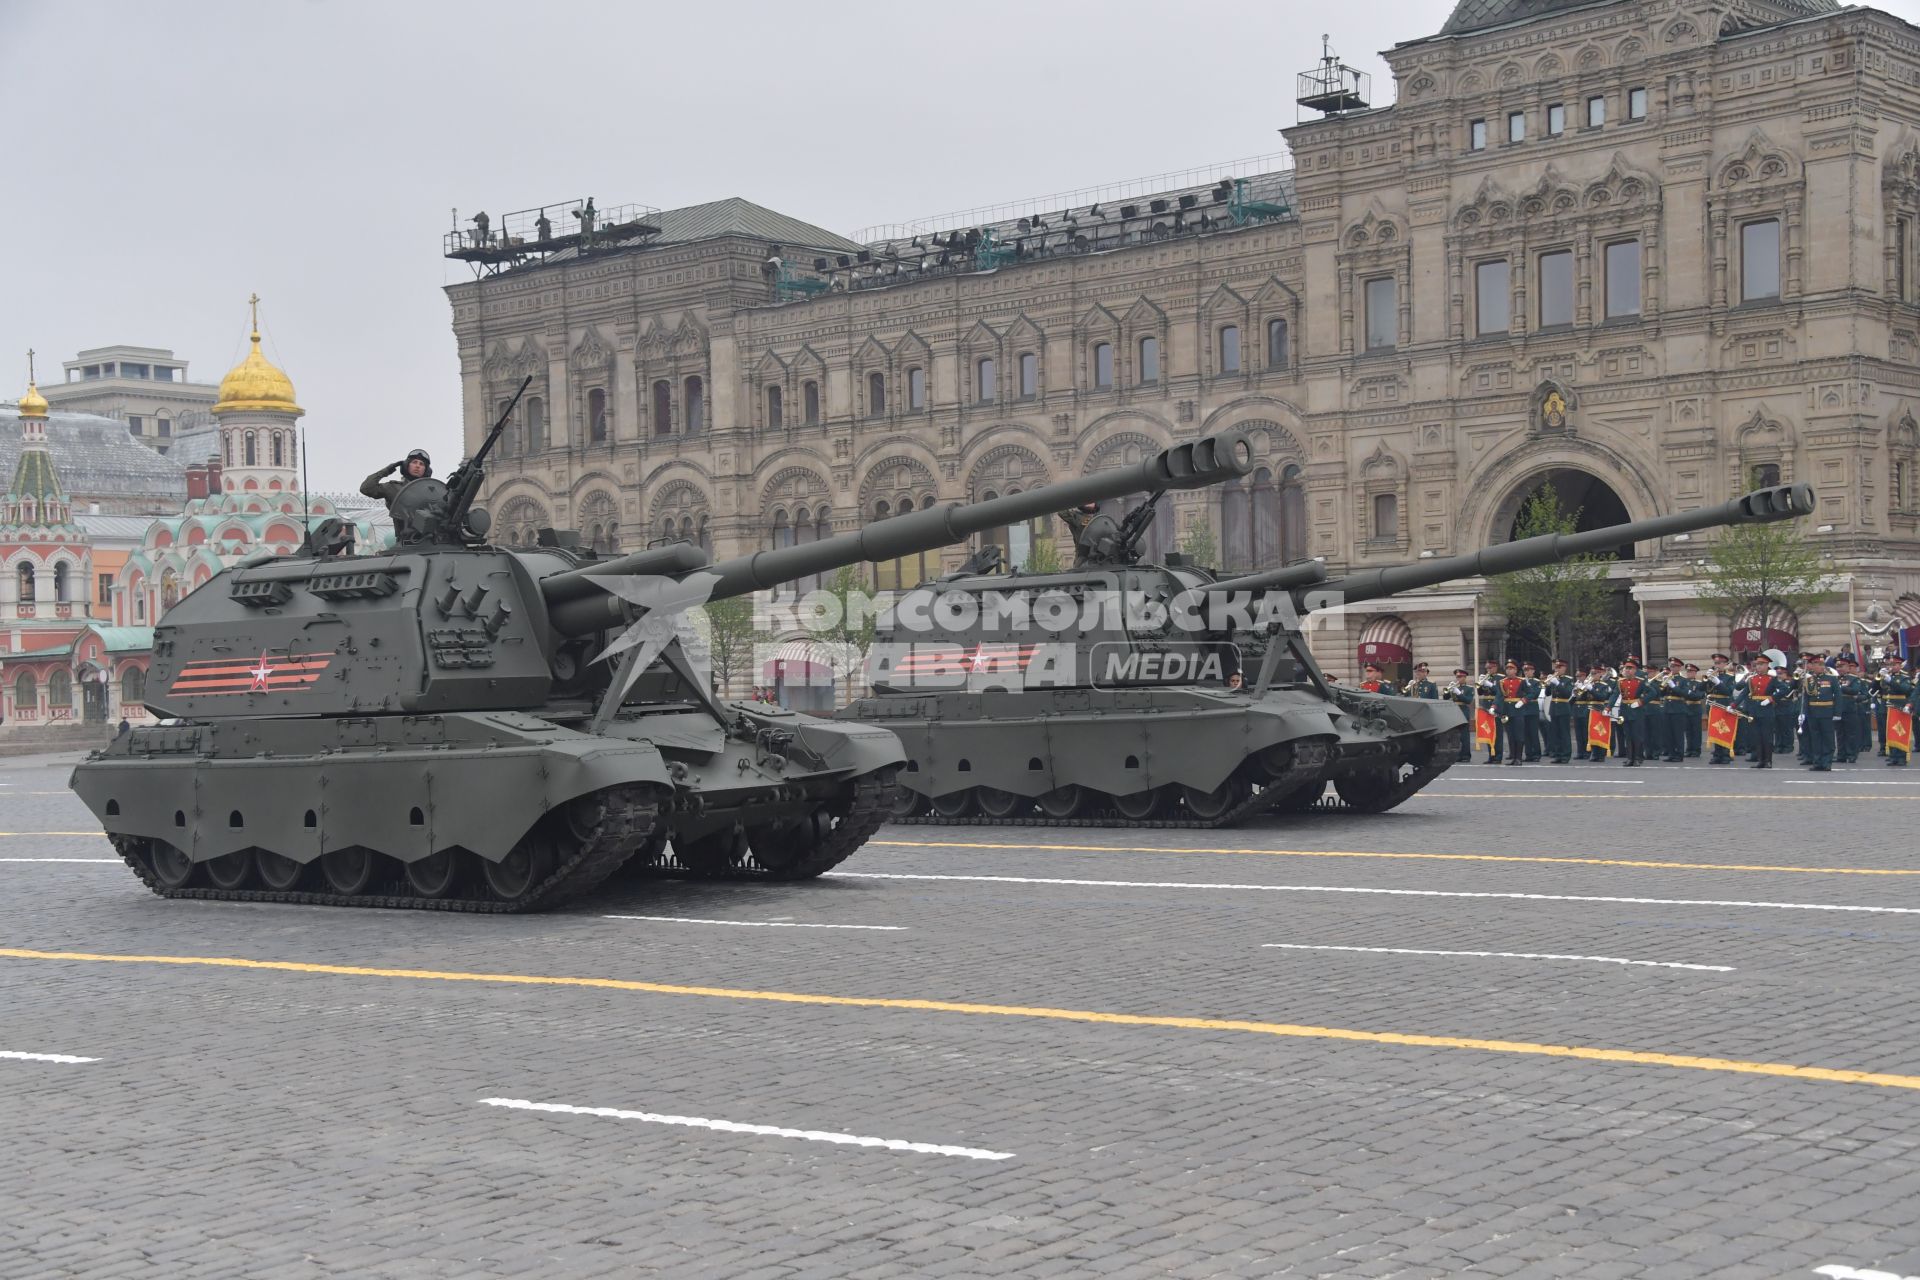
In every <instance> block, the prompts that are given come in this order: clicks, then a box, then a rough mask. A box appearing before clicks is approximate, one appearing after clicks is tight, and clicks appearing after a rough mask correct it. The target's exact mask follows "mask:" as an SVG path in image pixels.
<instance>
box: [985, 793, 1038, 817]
mask: <svg viewBox="0 0 1920 1280" xmlns="http://www.w3.org/2000/svg"><path fill="white" fill-rule="evenodd" d="M973 803H974V804H975V805H976V806H978V808H979V810H980V812H981V813H983V814H985V815H986V816H987V817H989V818H1011V817H1013V816H1014V815H1016V814H1018V813H1019V812H1020V811H1021V810H1022V809H1024V808H1026V807H1027V805H1028V804H1030V803H1032V802H1031V801H1029V800H1028V799H1027V798H1026V797H1025V796H1017V795H1015V794H1014V793H1013V792H1011V791H1002V790H1001V789H1000V788H998V787H975V788H974V789H973Z"/></svg>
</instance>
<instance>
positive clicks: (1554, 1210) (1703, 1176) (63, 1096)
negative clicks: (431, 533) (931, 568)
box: [0, 759, 1920, 1280]
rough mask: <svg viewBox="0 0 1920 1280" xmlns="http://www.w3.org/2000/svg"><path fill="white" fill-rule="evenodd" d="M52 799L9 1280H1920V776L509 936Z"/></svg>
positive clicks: (1546, 794)
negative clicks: (130, 833)
mask: <svg viewBox="0 0 1920 1280" xmlns="http://www.w3.org/2000/svg"><path fill="white" fill-rule="evenodd" d="M64 784H65V768H64V765H63V764H62V762H58V761H45V760H33V759H28V760H20V761H7V762H0V813H4V815H5V818H4V821H0V830H4V831H5V832H6V833H7V834H6V835H4V836H0V859H5V861H0V949H8V950H4V951H0V1011H3V1016H0V1098H3V1099H4V1104H0V1151H4V1152H5V1153H6V1156H7V1159H6V1160H5V1161H4V1163H0V1205H4V1206H5V1211H4V1212H0V1276H5V1277H8V1278H9V1280H12V1278H15V1277H34V1276H42V1275H76V1276H81V1275H83V1276H87V1277H112V1276H140V1275H192V1276H195V1277H213V1276H226V1275H232V1276H246V1277H250V1278H251V1277H268V1276H283V1275H284V1276H332V1275H343V1276H345V1275H351V1276H392V1277H406V1276H445V1275H462V1276H465V1275H485V1276H492V1275H537V1276H559V1275H566V1276H575V1275H578V1276H592V1275H608V1276H613V1275H619V1276H630V1275H644V1274H650V1273H663V1274H675V1275H682V1274H692V1273H693V1272H694V1271H695V1270H696V1269H697V1268H698V1269H702V1270H710V1271H712V1272H713V1273H715V1274H722V1275H727V1276H730V1277H746V1276H768V1277H772V1276H832V1277H870V1276H871V1277H878V1276H916V1277H918V1276H942V1275H954V1276H974V1275H1001V1274H1007V1275H1016V1274H1017V1275H1035V1276H1048V1275H1059V1276H1134V1275H1139V1276H1148V1275H1152V1276H1183V1277H1184V1276H1211V1275H1280V1274H1285V1275H1299V1276H1393V1275H1398V1276H1439V1275H1458V1274H1465V1273H1472V1274H1485V1275H1503V1276H1561V1275H1578V1276H1592V1277H1611V1276H1639V1277H1646V1278H1648V1280H1653V1278H1655V1277H1665V1276H1676V1277H1678V1276H1685V1277H1698V1276H1727V1277H1745V1276H1752V1277H1776V1276H1812V1275H1814V1274H1815V1271H1814V1269H1815V1268H1817V1267H1828V1268H1854V1269H1859V1270H1864V1269H1878V1270H1883V1271H1886V1272H1891V1273H1893V1274H1895V1275H1902V1276H1905V1275H1920V1214H1917V1213H1916V1205H1920V1160H1916V1154H1917V1153H1916V1147H1920V1025H1917V1024H1920V1020H1917V1019H1916V1017H1915V1012H1916V1001H1915V995H1914V983H1913V977H1912V975H1913V973H1914V972H1915V970H1916V964H1917V963H1920V856H1916V853H1915V849H1914V840H1913V833H1914V830H1915V823H1916V819H1917V818H1920V770H1915V771H1912V772H1907V771H1901V770H1892V769H1883V768H1880V767H1879V766H1878V763H1877V762H1875V763H1873V764H1870V765H1869V764H1863V765H1861V766H1858V767H1853V768H1842V769H1839V770H1837V771H1836V772H1834V773H1832V774H1820V775H1814V774H1807V773H1803V772H1800V771H1798V770H1796V769H1793V768H1791V767H1786V768H1779V769H1776V770H1774V771H1772V772H1770V773H1768V772H1758V771H1750V770H1748V769H1746V768H1744V767H1741V766H1734V767H1730V768H1710V767H1707V766H1705V765H1704V764H1694V765H1690V766H1687V767H1674V766H1649V767H1646V768H1641V769H1632V770H1627V769H1622V768H1620V767H1617V766H1612V765H1573V766H1567V767H1552V766H1531V767H1527V768H1522V769H1506V768H1499V769H1495V768H1487V767H1483V766H1477V765H1476V766H1471V767H1463V768H1461V769H1457V770H1455V771H1453V772H1451V773H1449V774H1448V775H1446V776H1445V777H1444V778H1443V779H1442V780H1441V781H1440V782H1439V783H1438V784H1436V786H1434V787H1433V788H1432V789H1431V790H1430V791H1429V792H1427V793H1424V794H1422V795H1421V796H1418V797H1416V798H1415V799H1414V800H1412V801H1410V802H1409V803H1407V804H1406V805H1404V806H1403V807H1402V808H1401V809H1400V810H1398V811H1396V812H1394V813H1391V814H1386V815H1380V816H1377V817H1365V816H1358V815H1345V814H1313V815H1309V816H1307V817H1305V818H1302V819H1299V820H1295V821H1290V822H1280V821H1271V822H1267V823H1264V824H1262V825H1259V826H1256V827H1253V828H1250V829H1246V830H1240V831H1229V832H1151V833H1130V832H1123V831H1106V830H1096V829H1086V830H1068V831H1046V830H995V829H992V828H976V827H969V828H939V827H904V828H890V829H887V830H883V831H882V832H881V833H880V838H879V839H878V840H877V841H876V842H875V843H874V844H872V845H870V846H869V847H868V849H867V850H865V851H863V852H862V853H861V854H860V855H858V856H856V857H855V858H854V859H852V860H851V861H849V862H848V863H847V864H846V865H845V867H844V868H842V873H841V874H836V875H835V876H833V877H830V878H828V879H825V880H822V881H820V882H817V883H814V884H808V885H800V886H771V885H727V886H701V885H694V884H687V883H654V884H644V883H640V884H627V885H623V886H621V887H620V888H619V889H618V890H617V891H615V892H613V893H611V894H609V895H607V896H606V897H604V898H603V899H601V900H598V901H596V902H595V903H593V904H592V905H591V906H590V907H582V908H575V909H572V910H570V911H567V912H563V913H559V914H553V915H546V916H534V917H526V918H502V919H490V918H476V917H465V916H451V917H440V916H437V915H432V914H403V913H388V912H377V911H365V912H362V911H341V910H334V911H328V910H323V909H317V908H300V907H279V906H235V905H221V904H210V903H192V902H181V903H169V902H163V901H161V900H159V899H156V898H154V897H152V896H150V895H149V894H147V892H146V891H145V890H144V889H142V888H141V887H140V886H139V884H138V883H137V882H136V881H135V880H134V879H133V878H132V876H131V875H129V874H128V873H127V872H126V871H125V869H124V868H122V867H120V866H119V865H118V863H117V862H108V861H105V859H107V858H109V857H110V851H109V849H108V847H107V845H106V843H105V841H104V840H102V839H101V838H100V837H99V836H98V835H95V834H88V833H89V832H90V830H91V828H92V824H91V822H90V820H89V818H88V816H87V815H86V813H85V811H84V810H83V809H82V808H81V806H80V805H79V804H78V803H77V802H76V801H74V800H73V799H72V798H71V797H69V796H68V795H67V794H66V793H65V785H64ZM71 833H78V834H71ZM1323 855H1332V856H1323ZM1398 855H1440V856H1398ZM31 859H70V860H71V861H31ZM1869 871H1873V872H1882V871H1884V872H1889V873H1891V874H1868V873H1867V872H1869ZM611 916H633V917H664V918H651V919H647V918H642V919H613V918H609V917H611ZM698 921H726V922H733V923H731V924H728V923H696V922H698ZM749 922H753V923H754V924H755V925H756V926H757V927H740V926H742V925H746V924H748V923H749ZM801 925H841V926H866V927H862V928H832V929H829V928H805V927H776V926H801ZM21 952H28V953H41V954H39V955H32V954H28V955H22V954H20V953H21ZM49 952H61V953H71V954H76V955H82V956H91V957H94V958H90V959H75V958H46V956H45V953H49ZM1410 953H1417V954H1410ZM109 957H117V958H120V959H119V960H115V959H109ZM127 957H147V958H148V959H143V960H132V961H127V960H126V959H125V958H127ZM160 957H199V958H239V959H247V960H256V961H267V962H276V963H279V964H282V965H284V966H286V967H281V968H264V969H263V968H238V967H233V966H231V965H218V966H217V965H207V964H165V963H159V962H158V959H157V958H160ZM300 966H304V967H300ZM346 968H357V969H361V970H366V969H377V970H380V971H381V972H379V973H367V972H359V973H346V972H340V970H342V969H346ZM435 974H439V975H449V974H451V975H469V974H492V975H515V976H519V977H525V978H553V977H567V978H590V979H609V980H613V981H614V984H615V985H600V986H583V985H575V984H553V983H544V982H515V983H509V982H500V981H469V980H463V979H456V980H448V979H447V978H446V977H434V976H430V975H435ZM669 988H671V989H669ZM690 988H691V990H689V989H690ZM795 995H798V996H804V997H810V999H791V998H784V997H789V996H795ZM772 997H783V998H772ZM817 997H838V998H856V999H858V1000H860V1001H865V1002H866V1003H851V1002H847V1001H845V1000H842V1001H840V1002H834V1001H823V1000H820V999H817ZM1353 1033H1367V1034H1366V1035H1364V1036H1360V1037H1356V1036H1355V1035H1354V1034H1353ZM1567 1047H1572V1051H1569V1049H1568V1048H1567ZM8 1055H69V1056H73V1057H81V1058H91V1059H95V1061H91V1062H64V1061H52V1060H45V1059H43V1058H36V1057H23V1056H8ZM1756 1064H1786V1066H1785V1067H1781V1068H1767V1069H1765V1070H1762V1069H1761V1068H1760V1067H1758V1066H1756ZM1849 1073H1869V1075H1868V1078H1866V1079H1861V1078H1858V1077H1856V1076H1853V1075H1851V1074H1849ZM487 1099H495V1100H501V1099H505V1100H516V1101H522V1102H530V1103H542V1104H557V1105H559V1106H563V1107H574V1108H585V1109H593V1110H595V1111H601V1113H599V1114H593V1113H580V1112H568V1111H554V1110H534V1109H527V1108H524V1107H508V1106H500V1105H487V1104H486V1103H485V1102H484V1101H483V1100H487ZM602 1109H607V1110H611V1111H615V1112H626V1113H632V1114H628V1115H619V1114H606V1113H605V1112H604V1111H602ZM662 1118H680V1119H681V1122H679V1123H663V1122H660V1121H661V1120H662ZM687 1118H698V1119H701V1120H703V1121H709V1122H710V1121H725V1122H733V1124H734V1125H744V1126H765V1127H767V1128H770V1129H774V1130H781V1131H788V1132H773V1133H769V1132H758V1131H742V1130H740V1129H738V1128H734V1127H729V1126H725V1125H722V1126H718V1127H715V1126H713V1125H711V1124H702V1125H694V1124H690V1123H686V1122H685V1120H686V1119H687ZM835 1135H838V1136H840V1137H841V1139H842V1140H839V1141H830V1140H825V1139H827V1138H830V1137H833V1136H835ZM847 1137H855V1138H867V1139H886V1140H891V1141H892V1144H893V1145H873V1144H868V1145H859V1144H855V1143H853V1142H850V1141H846V1140H844V1139H845V1138H847ZM1829 1274H1845V1272H1830V1273H1829Z"/></svg>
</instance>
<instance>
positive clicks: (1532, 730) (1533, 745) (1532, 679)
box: [1520, 662, 1540, 764]
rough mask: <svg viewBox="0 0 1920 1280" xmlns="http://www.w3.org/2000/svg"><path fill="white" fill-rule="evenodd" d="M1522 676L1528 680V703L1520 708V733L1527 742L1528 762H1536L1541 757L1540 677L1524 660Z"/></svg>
mask: <svg viewBox="0 0 1920 1280" xmlns="http://www.w3.org/2000/svg"><path fill="white" fill-rule="evenodd" d="M1520 678H1521V679H1522V680H1524V681H1526V699H1527V705H1526V706H1524V707H1522V708H1521V709H1520V735H1521V741H1522V742H1523V743H1525V744H1526V748H1527V763H1528V764H1534V763H1536V762H1538V761H1539V759H1540V677H1539V676H1537V675H1535V674H1534V670H1533V664H1532V663H1531V662H1523V663H1521V664H1520Z"/></svg>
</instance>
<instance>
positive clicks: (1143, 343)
mask: <svg viewBox="0 0 1920 1280" xmlns="http://www.w3.org/2000/svg"><path fill="white" fill-rule="evenodd" d="M1140 381H1141V383H1142V384H1144V385H1152V384H1153V383H1156V382H1158V381H1160V339H1158V338H1142V339H1140Z"/></svg>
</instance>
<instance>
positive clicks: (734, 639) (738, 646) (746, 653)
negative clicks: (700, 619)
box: [704, 596, 754, 694]
mask: <svg viewBox="0 0 1920 1280" xmlns="http://www.w3.org/2000/svg"><path fill="white" fill-rule="evenodd" d="M704 612H705V614H706V620H707V625H706V640H707V654H708V656H709V657H710V658H711V659H712V662H713V678H714V679H715V680H716V681H717V682H719V685H720V689H721V691H722V692H723V693H727V694H731V693H732V692H733V682H734V681H736V680H739V679H742V678H745V677H748V676H751V674H752V671H753V636H754V631H753V597H751V596H734V597H732V598H731V599H727V600H712V601H709V602H708V603H707V604H706V606H705V608H704Z"/></svg>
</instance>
